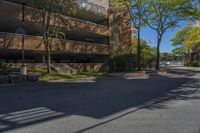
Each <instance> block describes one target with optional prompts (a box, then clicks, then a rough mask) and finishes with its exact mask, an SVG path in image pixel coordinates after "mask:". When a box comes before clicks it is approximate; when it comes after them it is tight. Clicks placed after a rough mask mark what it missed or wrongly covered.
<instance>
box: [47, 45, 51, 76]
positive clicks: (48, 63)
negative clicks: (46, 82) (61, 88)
mask: <svg viewBox="0 0 200 133" xmlns="http://www.w3.org/2000/svg"><path fill="white" fill-rule="evenodd" d="M47 72H48V73H51V50H50V48H49V47H48V49H47Z"/></svg>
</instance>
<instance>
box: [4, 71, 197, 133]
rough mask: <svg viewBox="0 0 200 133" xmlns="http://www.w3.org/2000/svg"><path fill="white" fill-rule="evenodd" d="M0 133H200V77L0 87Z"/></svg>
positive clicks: (141, 76)
mask: <svg viewBox="0 0 200 133" xmlns="http://www.w3.org/2000/svg"><path fill="white" fill-rule="evenodd" d="M0 132H9V133H82V132H85V133H200V73H198V72H187V73H184V75H183V74H180V73H179V74H171V73H170V74H166V73H159V74H155V73H149V74H132V73H129V74H116V75H115V77H108V78H99V79H94V80H85V81H74V82H51V83H50V82H49V83H47V82H38V83H30V84H18V85H11V86H0Z"/></svg>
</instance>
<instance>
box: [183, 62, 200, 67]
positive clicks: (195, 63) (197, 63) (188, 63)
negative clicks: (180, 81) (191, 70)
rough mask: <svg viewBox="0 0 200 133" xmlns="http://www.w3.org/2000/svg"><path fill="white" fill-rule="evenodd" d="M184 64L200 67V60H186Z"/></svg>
mask: <svg viewBox="0 0 200 133" xmlns="http://www.w3.org/2000/svg"><path fill="white" fill-rule="evenodd" d="M184 65H185V66H191V67H200V63H199V61H192V62H190V61H186V62H185V63H184Z"/></svg>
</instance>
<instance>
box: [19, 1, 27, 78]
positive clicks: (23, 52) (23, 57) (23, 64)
mask: <svg viewBox="0 0 200 133" xmlns="http://www.w3.org/2000/svg"><path fill="white" fill-rule="evenodd" d="M24 36H25V2H22V66H21V69H20V73H21V75H27V69H26V66H25V51H24V42H25V37H24Z"/></svg>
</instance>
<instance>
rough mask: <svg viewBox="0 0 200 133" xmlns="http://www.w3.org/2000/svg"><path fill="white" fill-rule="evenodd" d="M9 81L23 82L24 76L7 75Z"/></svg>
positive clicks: (24, 80)
mask: <svg viewBox="0 0 200 133" xmlns="http://www.w3.org/2000/svg"><path fill="white" fill-rule="evenodd" d="M9 82H10V83H24V82H26V76H23V75H9Z"/></svg>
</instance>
